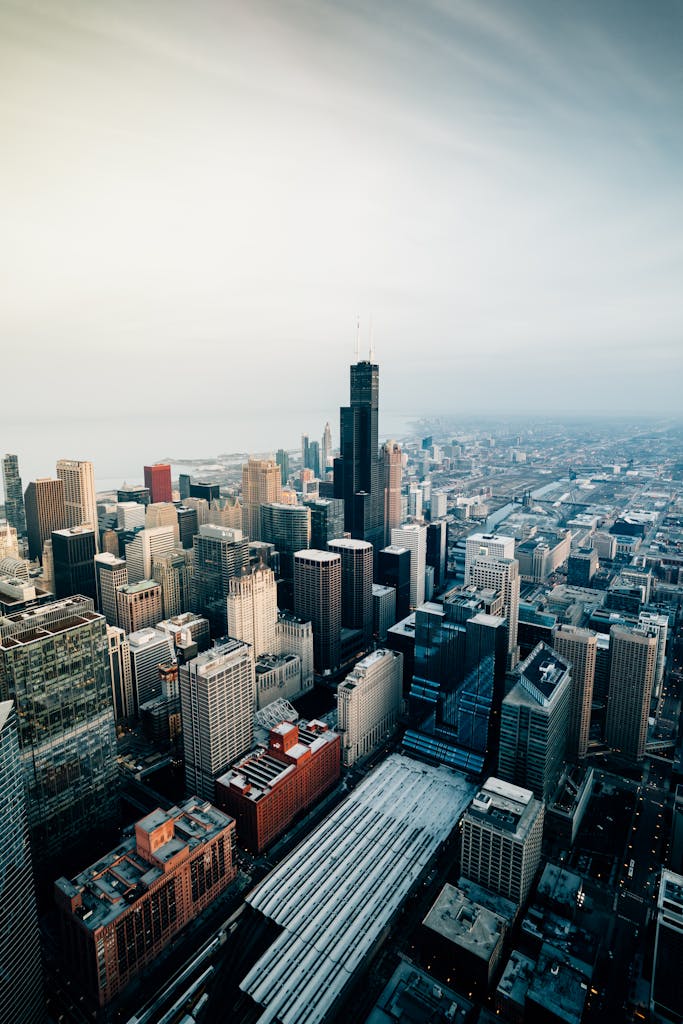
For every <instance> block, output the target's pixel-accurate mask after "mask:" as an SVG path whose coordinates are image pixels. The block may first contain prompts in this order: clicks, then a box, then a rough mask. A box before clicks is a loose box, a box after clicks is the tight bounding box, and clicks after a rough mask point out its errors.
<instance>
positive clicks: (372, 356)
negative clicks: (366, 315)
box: [370, 314, 375, 363]
mask: <svg viewBox="0 0 683 1024" xmlns="http://www.w3.org/2000/svg"><path fill="white" fill-rule="evenodd" d="M374 361H375V344H374V337H373V331H372V314H370V362H371V363H374Z"/></svg>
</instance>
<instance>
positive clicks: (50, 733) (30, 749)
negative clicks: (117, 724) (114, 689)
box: [0, 596, 118, 862]
mask: <svg viewBox="0 0 683 1024" xmlns="http://www.w3.org/2000/svg"><path fill="white" fill-rule="evenodd" d="M0 699H2V700H8V699H9V700H13V701H14V702H15V704H16V707H17V719H18V724H19V746H20V748H21V762H22V770H23V775H24V786H25V791H26V794H27V802H26V805H27V811H28V819H29V827H30V830H31V840H32V843H33V851H34V855H35V856H36V859H37V860H39V861H41V862H44V861H45V860H46V858H48V857H50V856H51V855H53V854H55V853H58V852H60V851H61V850H62V849H63V848H66V847H68V846H69V845H71V844H72V843H74V842H75V841H76V840H77V839H78V838H79V837H80V836H81V835H82V834H83V833H85V832H87V831H90V830H92V829H93V828H96V827H97V826H100V825H106V826H109V825H111V824H113V823H115V822H116V820H117V817H118V793H117V790H118V766H117V762H116V736H115V731H114V712H113V708H112V699H111V682H110V676H109V654H108V649H107V635H106V622H105V619H104V616H103V615H98V614H97V613H96V612H94V611H93V602H92V601H91V600H88V599H87V598H84V597H80V596H77V597H70V598H67V599H65V600H62V601H52V602H50V603H49V604H44V605H42V606H41V607H40V608H31V609H29V610H27V611H23V612H21V613H20V614H19V615H8V616H5V617H3V618H0ZM55 709H58V711H57V713H56V712H55ZM67 780H68V784H67ZM58 782H59V784H57V783H58Z"/></svg>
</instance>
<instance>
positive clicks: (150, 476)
mask: <svg viewBox="0 0 683 1024" xmlns="http://www.w3.org/2000/svg"><path fill="white" fill-rule="evenodd" d="M144 473H145V487H147V488H149V496H150V499H151V501H153V502H159V501H173V489H172V487H171V467H170V466H169V465H167V464H166V463H161V462H159V463H157V464H156V465H155V466H145V467H144Z"/></svg>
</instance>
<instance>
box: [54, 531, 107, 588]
mask: <svg viewBox="0 0 683 1024" xmlns="http://www.w3.org/2000/svg"><path fill="white" fill-rule="evenodd" d="M96 551H97V541H96V537H95V534H94V532H93V531H92V530H91V529H90V528H89V527H87V526H72V527H69V528H67V529H66V530H54V531H53V533H52V559H53V570H54V576H55V593H56V595H57V597H70V596H71V595H72V594H83V596H84V597H90V598H92V600H93V601H96V600H97V586H96V583H95V563H94V558H95V552H96Z"/></svg>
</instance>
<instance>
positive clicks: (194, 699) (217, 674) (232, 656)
mask: <svg viewBox="0 0 683 1024" xmlns="http://www.w3.org/2000/svg"><path fill="white" fill-rule="evenodd" d="M180 708H181V717H182V722H183V743H184V748H185V788H186V790H187V792H188V793H197V794H198V795H199V796H201V797H204V799H206V800H213V799H214V793H215V783H216V779H217V778H218V776H219V775H222V774H223V772H225V771H226V769H227V768H228V767H229V765H230V764H231V763H232V762H233V761H235V760H236V759H237V758H238V757H241V756H242V754H246V753H247V751H248V750H249V749H250V747H251V743H252V738H253V719H254V712H255V711H256V675H255V669H254V658H253V655H252V652H251V648H250V647H249V645H248V644H245V643H242V641H241V640H232V639H230V640H225V641H222V642H220V643H218V644H216V645H215V646H214V647H212V648H211V650H210V651H205V652H204V653H203V654H200V655H198V656H197V657H196V658H193V659H192V660H191V661H188V662H187V664H185V665H181V666H180Z"/></svg>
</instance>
